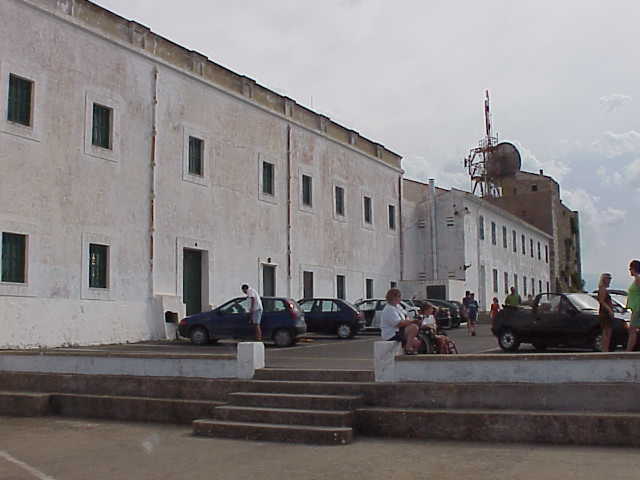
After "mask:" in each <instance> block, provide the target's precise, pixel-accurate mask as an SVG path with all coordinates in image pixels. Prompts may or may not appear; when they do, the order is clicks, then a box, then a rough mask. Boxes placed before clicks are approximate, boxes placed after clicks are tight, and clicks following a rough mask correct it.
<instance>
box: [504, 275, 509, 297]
mask: <svg viewBox="0 0 640 480" xmlns="http://www.w3.org/2000/svg"><path fill="white" fill-rule="evenodd" d="M504 293H505V294H506V293H509V274H508V273H507V272H504Z"/></svg>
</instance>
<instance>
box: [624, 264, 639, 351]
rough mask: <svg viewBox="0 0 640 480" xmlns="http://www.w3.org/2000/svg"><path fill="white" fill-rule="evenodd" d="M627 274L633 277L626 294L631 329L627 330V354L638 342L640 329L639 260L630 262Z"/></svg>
mask: <svg viewBox="0 0 640 480" xmlns="http://www.w3.org/2000/svg"><path fill="white" fill-rule="evenodd" d="M629 273H631V276H632V277H633V283H632V284H631V286H630V287H629V291H628V292H627V308H630V309H631V327H630V328H629V342H628V343H627V352H633V350H634V348H636V341H637V340H638V328H640V260H632V261H631V263H630V264H629Z"/></svg>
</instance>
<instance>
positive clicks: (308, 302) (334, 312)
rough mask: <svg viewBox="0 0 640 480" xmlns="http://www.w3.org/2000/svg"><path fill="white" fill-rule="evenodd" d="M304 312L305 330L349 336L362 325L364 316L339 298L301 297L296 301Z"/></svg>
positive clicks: (343, 336) (356, 331) (342, 336)
mask: <svg viewBox="0 0 640 480" xmlns="http://www.w3.org/2000/svg"><path fill="white" fill-rule="evenodd" d="M298 304H299V305H300V309H301V310H302V311H303V312H304V320H305V322H306V323H307V332H320V333H332V334H336V335H338V337H339V338H351V337H353V336H354V335H355V334H356V333H358V332H359V331H360V330H361V329H362V328H363V327H364V316H363V315H362V313H361V312H360V311H359V310H358V309H357V308H356V307H354V306H353V305H351V304H350V303H349V302H347V301H345V300H340V299H339V298H303V299H302V300H300V301H299V302H298Z"/></svg>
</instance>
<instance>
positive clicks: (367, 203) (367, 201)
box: [363, 197, 373, 298]
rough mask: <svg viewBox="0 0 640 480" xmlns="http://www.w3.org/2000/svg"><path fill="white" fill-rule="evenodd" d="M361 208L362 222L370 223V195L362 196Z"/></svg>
mask: <svg viewBox="0 0 640 480" xmlns="http://www.w3.org/2000/svg"><path fill="white" fill-rule="evenodd" d="M363 209H364V222H365V223H372V222H373V218H372V214H371V197H364V198H363ZM367 298H371V297H367Z"/></svg>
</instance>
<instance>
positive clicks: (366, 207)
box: [364, 197, 371, 223]
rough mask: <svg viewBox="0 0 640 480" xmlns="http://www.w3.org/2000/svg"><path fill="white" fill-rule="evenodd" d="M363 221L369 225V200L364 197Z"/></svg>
mask: <svg viewBox="0 0 640 480" xmlns="http://www.w3.org/2000/svg"><path fill="white" fill-rule="evenodd" d="M364 221H365V223H371V198H369V197H364Z"/></svg>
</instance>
